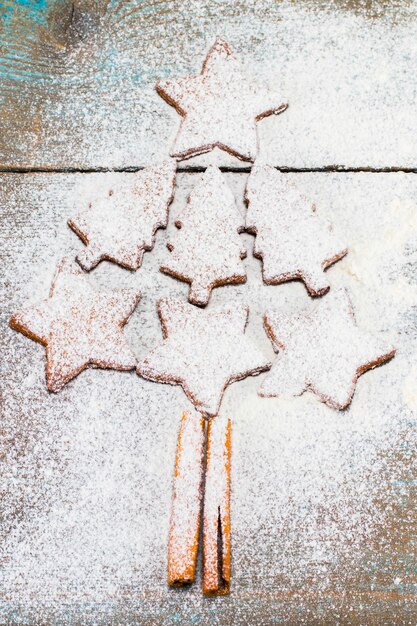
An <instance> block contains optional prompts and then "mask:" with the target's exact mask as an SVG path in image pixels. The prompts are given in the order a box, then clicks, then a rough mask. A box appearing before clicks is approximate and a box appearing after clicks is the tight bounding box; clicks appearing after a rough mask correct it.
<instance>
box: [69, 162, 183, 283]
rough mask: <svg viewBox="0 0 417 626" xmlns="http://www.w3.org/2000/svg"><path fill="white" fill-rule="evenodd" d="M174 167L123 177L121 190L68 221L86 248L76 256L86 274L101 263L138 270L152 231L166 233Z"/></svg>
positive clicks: (151, 243) (152, 168)
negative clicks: (164, 230) (106, 261)
mask: <svg viewBox="0 0 417 626" xmlns="http://www.w3.org/2000/svg"><path fill="white" fill-rule="evenodd" d="M175 170H176V162H175V161H174V160H173V159H170V160H168V161H165V162H164V163H162V164H161V165H156V166H150V167H147V168H146V169H144V170H143V171H140V172H138V173H136V174H130V177H131V179H130V180H131V183H130V184H129V182H128V180H126V177H124V179H123V186H122V187H117V186H116V188H115V186H114V185H112V186H111V189H109V190H108V192H107V194H106V195H104V196H99V197H97V198H96V199H93V200H92V201H91V202H90V204H89V206H88V207H86V208H84V209H82V210H81V211H80V212H79V213H78V215H76V216H75V217H72V218H70V219H69V220H68V225H69V226H70V227H71V228H72V230H73V231H74V232H75V233H76V234H77V235H78V236H79V237H80V239H81V240H82V241H83V242H84V243H85V244H86V246H87V247H86V248H85V249H84V250H83V251H82V252H80V254H79V255H78V256H77V261H78V262H79V264H80V265H81V267H82V268H83V269H85V270H86V271H89V270H91V269H93V268H94V267H96V265H98V263H100V261H103V260H104V259H106V260H108V261H113V262H114V263H118V264H119V265H122V266H123V267H126V268H128V269H131V270H136V269H138V268H139V267H140V265H141V263H142V257H143V253H144V251H145V250H152V248H153V246H154V243H155V232H156V231H157V229H158V228H165V227H166V225H167V222H168V207H169V205H170V203H171V201H172V197H173V192H174V184H175Z"/></svg>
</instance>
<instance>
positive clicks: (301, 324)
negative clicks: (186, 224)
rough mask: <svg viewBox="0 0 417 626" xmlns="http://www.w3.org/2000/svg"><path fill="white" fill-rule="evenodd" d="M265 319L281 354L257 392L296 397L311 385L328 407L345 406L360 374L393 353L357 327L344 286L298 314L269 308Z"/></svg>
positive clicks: (383, 343)
mask: <svg viewBox="0 0 417 626" xmlns="http://www.w3.org/2000/svg"><path fill="white" fill-rule="evenodd" d="M264 323H265V328H266V331H267V333H268V335H269V337H270V339H271V341H272V343H273V344H274V346H275V347H276V348H277V349H278V350H279V354H278V357H277V360H276V361H275V363H274V364H273V366H272V369H271V371H270V372H269V374H268V375H267V376H266V378H265V379H264V381H263V382H262V385H261V387H260V391H259V394H260V395H261V396H267V397H278V396H298V395H301V394H302V393H303V392H304V391H306V390H310V391H312V392H313V393H314V394H315V395H316V396H318V398H319V399H320V400H321V401H322V402H325V403H326V404H328V405H329V406H331V407H334V408H336V409H344V408H346V407H347V406H348V405H349V404H350V402H351V400H352V396H353V394H354V391H355V385H356V381H357V379H358V378H359V376H361V375H362V374H363V373H364V372H366V371H367V370H369V369H371V368H374V367H376V366H377V365H380V364H381V363H384V361H388V360H389V359H390V358H392V357H393V356H394V355H395V352H396V350H395V348H393V347H392V346H390V345H388V344H387V343H386V342H384V341H383V340H382V339H379V338H376V337H374V336H373V335H371V334H369V333H368V332H364V331H362V330H360V329H359V328H358V326H357V325H356V322H355V318H354V315H353V309H352V304H351V301H350V298H349V296H348V294H347V291H346V290H345V289H343V288H341V289H337V290H336V291H334V292H332V293H330V294H329V295H327V296H326V297H325V298H323V299H322V300H320V301H319V302H318V303H317V304H316V306H315V307H314V308H313V310H309V311H306V312H303V313H301V314H299V315H298V316H291V317H288V316H287V315H285V314H283V313H282V312H280V311H268V312H267V313H266V315H265V318H264Z"/></svg>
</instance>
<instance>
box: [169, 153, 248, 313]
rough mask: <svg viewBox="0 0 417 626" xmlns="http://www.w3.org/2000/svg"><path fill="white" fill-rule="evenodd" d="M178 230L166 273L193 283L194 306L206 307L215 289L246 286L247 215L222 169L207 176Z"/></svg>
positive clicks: (209, 171) (211, 169)
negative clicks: (244, 242)
mask: <svg viewBox="0 0 417 626" xmlns="http://www.w3.org/2000/svg"><path fill="white" fill-rule="evenodd" d="M175 226H176V227H177V229H178V230H177V232H176V233H173V234H172V235H171V237H170V240H169V242H168V244H167V248H168V250H169V253H167V255H166V260H165V261H164V263H163V265H162V266H161V270H162V271H163V272H165V273H167V274H172V275H173V276H176V277H177V278H180V279H182V280H185V281H186V282H190V283H191V286H190V293H189V301H190V302H192V303H193V304H197V305H201V306H205V305H206V304H207V302H208V300H209V297H210V293H211V290H212V288H213V287H216V286H219V285H225V284H230V283H243V282H245V281H246V272H245V268H244V266H243V263H242V260H241V259H243V258H244V257H245V256H246V248H245V246H244V244H243V241H242V239H241V238H240V237H239V233H240V232H242V230H243V229H244V222H243V219H242V214H241V213H240V212H239V210H238V209H237V207H236V203H235V198H234V195H233V193H232V191H231V190H230V189H229V187H228V186H227V183H226V181H225V179H224V177H223V175H222V174H221V172H220V170H219V169H218V168H217V167H215V166H214V165H211V166H210V167H208V168H207V170H206V171H205V173H204V174H203V175H202V177H201V179H200V180H199V181H198V183H197V185H196V186H195V187H194V189H193V191H192V192H191V195H190V197H189V199H188V203H187V204H186V206H185V207H184V209H183V210H182V212H181V214H180V216H178V217H177V219H176V221H175Z"/></svg>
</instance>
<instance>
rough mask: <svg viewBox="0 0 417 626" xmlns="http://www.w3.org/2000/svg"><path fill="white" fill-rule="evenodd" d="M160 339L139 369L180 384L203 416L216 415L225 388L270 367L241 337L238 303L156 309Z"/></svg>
mask: <svg viewBox="0 0 417 626" xmlns="http://www.w3.org/2000/svg"><path fill="white" fill-rule="evenodd" d="M158 312H159V317H160V320H161V325H162V331H163V341H162V343H161V344H160V345H158V346H157V347H156V348H154V350H152V351H151V352H150V353H149V354H148V356H147V357H146V358H145V359H144V360H143V361H142V362H141V363H139V365H138V368H137V372H138V374H139V375H140V376H143V377H144V378H149V379H150V380H154V381H157V382H163V383H170V384H173V385H174V384H179V385H181V386H182V388H183V389H184V392H185V393H186V395H187V396H188V398H189V399H190V400H191V402H193V403H194V405H195V406H196V408H197V409H198V410H199V411H200V412H202V413H204V414H206V415H211V416H212V415H216V414H217V413H218V410H219V406H220V402H221V399H222V396H223V392H224V390H225V388H226V387H227V385H229V384H230V383H232V382H233V381H235V380H240V379H242V378H245V377H246V376H250V375H254V374H258V373H259V372H262V371H264V370H266V369H268V368H269V367H270V366H271V364H270V363H269V362H268V359H267V358H265V357H264V355H263V354H262V353H261V351H260V350H259V349H258V348H257V347H256V345H254V344H253V343H252V342H251V341H250V340H249V339H248V338H247V336H246V334H245V327H246V322H247V319H248V314H249V310H248V308H247V307H245V306H243V305H236V304H235V305H233V306H232V305H227V306H220V307H213V308H210V309H203V310H202V309H198V308H196V307H193V306H192V305H189V304H185V303H184V302H181V301H179V300H168V299H163V300H161V301H160V302H159V305H158Z"/></svg>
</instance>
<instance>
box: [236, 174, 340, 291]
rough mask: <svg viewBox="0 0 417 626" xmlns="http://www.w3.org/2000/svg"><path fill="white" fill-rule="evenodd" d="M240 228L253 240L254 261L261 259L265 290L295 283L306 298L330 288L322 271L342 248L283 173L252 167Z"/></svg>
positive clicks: (328, 227) (329, 226)
mask: <svg viewBox="0 0 417 626" xmlns="http://www.w3.org/2000/svg"><path fill="white" fill-rule="evenodd" d="M246 200H247V201H248V204H249V208H248V212H247V216H246V228H247V230H248V231H249V232H251V233H253V234H255V235H256V239H255V245H254V256H256V257H259V258H261V259H262V274H263V279H264V282H265V283H266V284H268V285H273V284H278V283H283V282H286V281H288V280H294V279H301V280H302V281H304V283H305V286H306V287H307V290H308V292H309V293H310V295H312V296H322V295H324V294H325V293H326V292H327V291H328V290H329V288H330V284H329V281H328V279H327V277H326V274H325V272H324V270H325V269H326V268H328V267H329V266H330V265H332V264H333V263H335V262H336V261H338V260H339V259H341V258H342V257H344V256H345V254H346V253H347V247H346V245H345V244H344V243H343V242H342V241H340V240H339V239H338V237H336V236H335V234H334V233H333V228H332V225H331V224H330V223H329V222H327V221H326V220H323V219H322V218H320V217H319V216H318V215H317V213H316V208H315V205H314V204H313V203H312V202H311V201H309V200H308V199H307V198H306V197H304V196H303V194H302V193H300V192H299V191H298V189H297V187H296V186H295V184H294V182H293V181H292V180H291V179H290V177H289V176H288V174H283V173H281V172H279V171H277V170H276V169H275V168H274V167H271V166H270V165H266V164H263V165H260V164H255V165H254V167H253V168H252V173H251V175H250V176H249V179H248V183H247V187H246Z"/></svg>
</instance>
